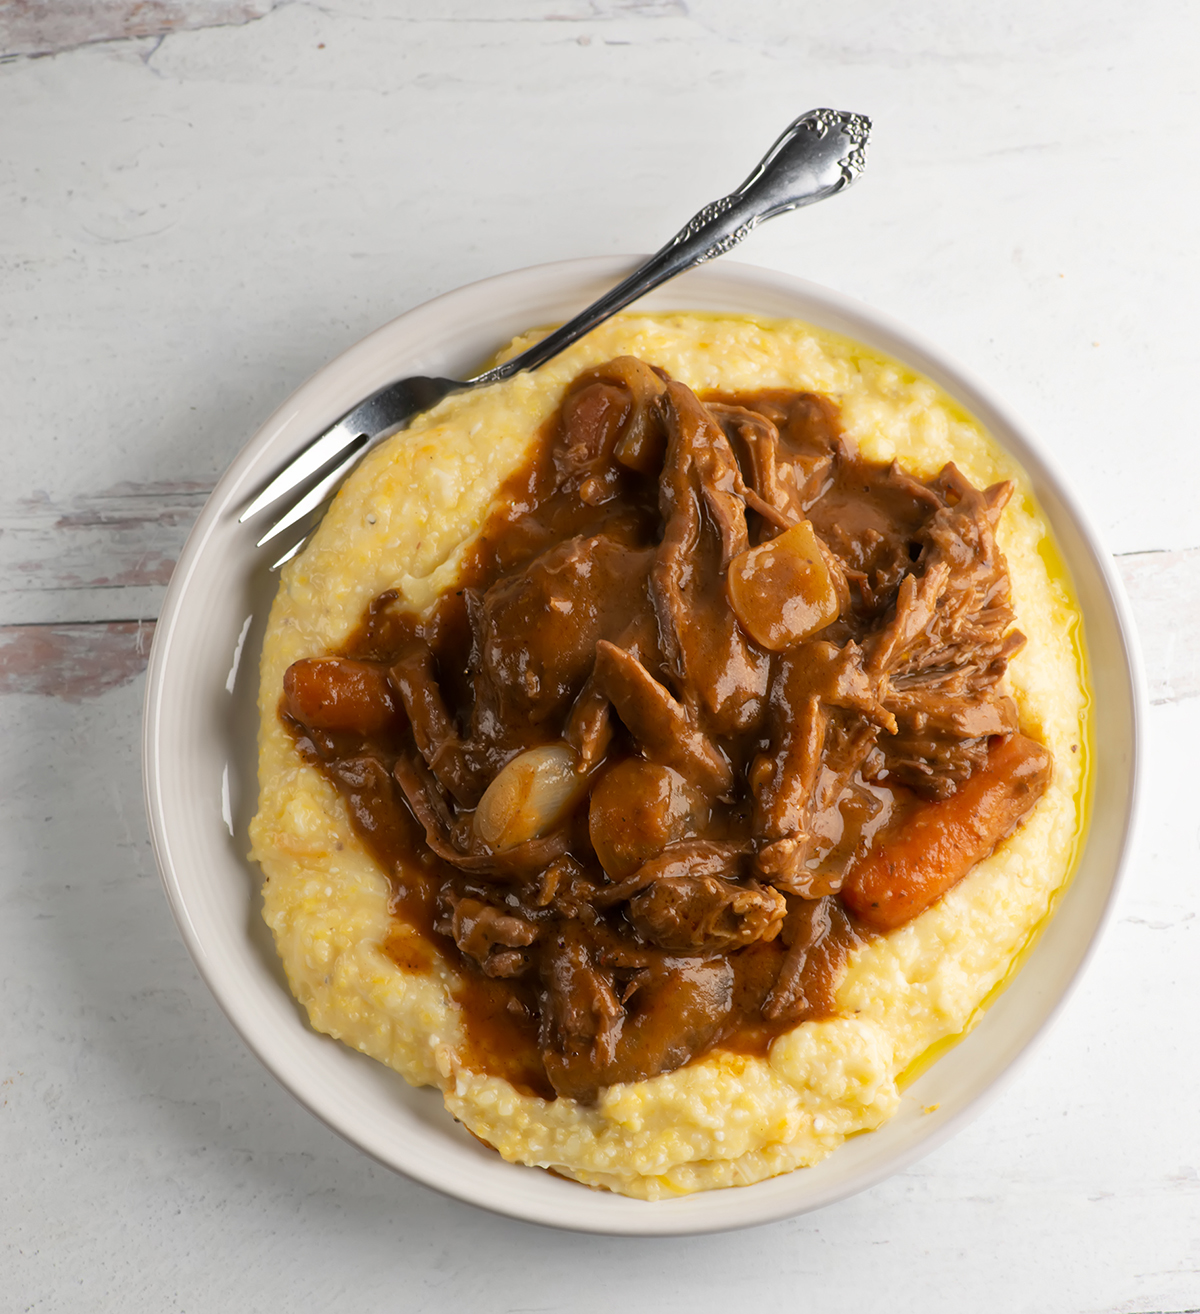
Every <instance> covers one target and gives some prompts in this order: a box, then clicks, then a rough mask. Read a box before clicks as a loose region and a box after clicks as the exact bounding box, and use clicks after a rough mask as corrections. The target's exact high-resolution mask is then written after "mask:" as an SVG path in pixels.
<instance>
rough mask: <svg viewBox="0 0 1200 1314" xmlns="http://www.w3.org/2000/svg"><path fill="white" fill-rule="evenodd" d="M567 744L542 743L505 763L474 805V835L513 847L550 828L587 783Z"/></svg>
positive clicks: (497, 846) (494, 845)
mask: <svg viewBox="0 0 1200 1314" xmlns="http://www.w3.org/2000/svg"><path fill="white" fill-rule="evenodd" d="M577 762H578V758H577V757H576V755H575V751H574V749H571V748H568V747H567V745H566V744H543V745H542V746H541V747H540V748H530V749H527V750H526V751H525V752H524V753H519V754H518V755H517V756H516V757H514V758H513V759H512V761H511V762H508V763H506V764H505V765H504V766H503V767H502V768H501V769H500V772H499V774H498V775H497V776H496V778H495V779H494V780H493V781H492V783H491V784H490V785H489V786H488V787H487V789H486V790H485V791H484V794H483V797H482V798H481V799H480V800H479V806H478V808H476V809H475V821H474V825H475V834H476V835H478V836H479V838H480V839H481V840H482V841H483V842H484V843H485V844H486V845H487V846H488V847H489V848H490V849H492V851H493V852H503V851H504V850H505V849H512V848H515V847H516V846H517V845H518V844H524V843H525V842H526V841H527V840H531V839H537V838H538V837H539V836H540V835H544V834H545V833H546V832H547V831H548V830H552V829H553V828H554V827H555V826H557V825H558V824H559V823H560V822H561V821H564V820H565V819H566V818H567V816H568V815H569V813H570V811H571V809H572V808H573V807H574V806H575V804H576V803H577V802H578V801H579V799H580V798H581V797H582V796H583V794H584V792H585V791H586V790H587V787H588V777H587V775H586V774H580V773H578V772H577V771H576V770H575V767H576V763H577Z"/></svg>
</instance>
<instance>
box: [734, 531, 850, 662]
mask: <svg viewBox="0 0 1200 1314" xmlns="http://www.w3.org/2000/svg"><path fill="white" fill-rule="evenodd" d="M726 592H727V593H728V595H729V605H730V606H731V607H732V608H733V613H734V615H735V616H736V617H737V619H738V624H739V625H741V627H742V629H743V630H745V631H746V633H747V634H748V635H749V636H750V637H751V638H752V639H753V640H754V642H755V643H757V644H758V645H759V646H760V647H762V648H766V649H767V650H768V651H770V652H783V650H784V649H785V648H791V647H792V646H793V645H795V644H797V643H799V642H801V640H803V639H807V638H808V637H809V635H811V634H816V633H817V631H818V630H823V629H824V628H825V626H826V625H828V624H829V623H830V622H831V621H834V620H836V619H837V616H838V612H839V610H840V608H839V604H838V596H837V590H836V589H835V588H834V584H833V579H832V578H831V576H830V574H829V567H828V566H827V565H826V564H825V558H824V556H823V555H822V552H821V545H820V543H819V542H818V541H817V535H816V532H815V531H814V529H813V527H812V525H811V524H810V523H809V522H808V521H807V520H801V521H800V522H799V523H798V524H795V525H793V526H792V527H791V529H787V530H785V531H784V532H783V533H782V534H780V535H779V537H778V538H772V539H768V540H767V542H765V543H760V544H759V545H758V546H757V547H753V548H748V549H747V550H746V551H745V552H742V553H739V554H738V556H736V557H734V559H733V560H732V561H731V562H730V563H729V575H728V578H727V580H726Z"/></svg>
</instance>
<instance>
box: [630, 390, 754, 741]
mask: <svg viewBox="0 0 1200 1314" xmlns="http://www.w3.org/2000/svg"><path fill="white" fill-rule="evenodd" d="M663 413H664V415H665V417H666V424H667V434H668V442H667V455H666V462H665V465H664V468H663V475H662V480H661V483H660V485H659V507H660V512H661V515H662V519H663V522H664V531H663V540H662V543H661V545H660V546H659V549H658V557H657V560H656V561H655V564H654V569H653V572H652V573H651V577H650V578H651V590H652V594H653V598H654V606H655V610H656V612H657V614H658V627H659V633H660V636H661V638H662V644H663V651H664V657H665V659H666V663H667V669H668V672H669V673H670V675H671V677H672V678H673V679H674V681H675V683H676V685H677V687H678V688H679V690H680V692H681V694H682V697H683V699H684V702H685V703H686V704H687V705H688V707H689V708H694V709H695V710H696V711H697V712H698V713H699V714H700V716H701V717H702V719H703V721H704V722H705V723H706V724H707V726H708V727H709V728H711V730H712V731H713V732H714V733H716V734H719V735H732V734H737V733H744V732H746V731H747V730H749V729H751V728H752V727H754V726H755V725H756V724H757V723H758V721H759V719H760V717H761V715H762V711H763V706H764V700H765V697H766V692H767V683H768V680H769V678H770V661H769V659H768V657H767V655H766V654H765V653H763V652H761V651H760V650H759V649H757V648H756V647H755V646H754V645H753V644H752V643H751V642H750V641H749V639H747V638H746V636H745V634H743V632H742V630H741V628H740V627H739V625H738V623H737V620H736V618H735V617H734V616H733V614H732V612H731V611H730V609H729V604H728V602H727V600H726V596H725V580H724V571H725V569H726V568H727V567H728V565H729V562H730V561H731V560H732V558H733V557H734V556H736V555H737V554H738V553H739V552H742V551H744V550H745V549H746V548H747V547H748V546H749V537H748V535H747V530H746V487H745V484H744V482H743V481H742V477H741V473H740V471H739V470H738V466H737V461H736V460H735V459H734V456H733V452H732V450H731V449H730V446H729V440H728V439H727V438H726V437H725V435H724V433H723V432H722V431H721V429H720V427H719V426H718V425H717V424H716V423H715V422H714V421H713V420H712V418H711V417H710V416H709V414H708V412H707V411H706V410H705V408H704V407H703V406H702V405H701V403H700V402H699V401H698V400H697V399H696V397H695V396H694V395H693V394H692V393H691V392H690V391H689V390H688V389H687V388H685V387H683V385H682V384H677V383H671V384H669V385H668V386H667V390H666V392H665V393H664V395H663Z"/></svg>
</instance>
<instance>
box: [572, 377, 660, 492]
mask: <svg viewBox="0 0 1200 1314" xmlns="http://www.w3.org/2000/svg"><path fill="white" fill-rule="evenodd" d="M665 386H666V384H665V383H664V381H663V379H662V377H661V376H660V375H659V374H657V373H656V372H655V371H654V370H652V369H651V368H650V366H648V365H646V364H644V363H643V362H642V361H640V360H638V359H637V358H636V357H634V356H618V357H617V358H616V359H615V360H611V361H609V362H608V363H607V364H604V365H599V366H597V367H596V368H594V369H590V370H585V371H584V372H583V373H582V374H581V375H580V376H579V377H578V378H577V379H576V380H575V381H574V382H573V383H572V384H571V386H570V388H568V390H567V394H566V397H565V398H564V399H563V405H562V412H561V421H560V436H559V442H558V445H557V447H556V449H555V458H554V459H555V465H556V467H557V469H558V474H559V480H560V486H561V487H563V488H565V489H567V490H570V491H576V490H577V491H578V493H579V497H580V500H581V501H583V502H586V503H587V504H588V505H590V506H599V505H602V504H603V503H604V502H606V501H608V500H609V498H611V497H612V496H613V494H614V493H615V492H616V490H617V488H618V487H619V483H620V475H621V470H622V468H626V469H630V470H636V471H637V472H639V473H640V474H644V475H651V474H654V473H656V472H657V470H658V467H659V466H660V465H661V464H662V453H663V448H664V446H665V444H666V434H665V432H664V430H663V424H662V417H661V415H660V414H659V411H658V408H657V407H656V406H655V405H654V403H655V402H656V401H657V399H658V397H659V396H660V394H661V393H662V391H663V389H664V387H665ZM614 457H615V458H616V459H615V462H614V459H613V458H614Z"/></svg>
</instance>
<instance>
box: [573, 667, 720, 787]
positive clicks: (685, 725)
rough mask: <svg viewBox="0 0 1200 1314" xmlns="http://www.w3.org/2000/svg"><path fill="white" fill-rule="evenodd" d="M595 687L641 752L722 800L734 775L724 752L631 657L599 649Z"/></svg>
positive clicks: (687, 712)
mask: <svg viewBox="0 0 1200 1314" xmlns="http://www.w3.org/2000/svg"><path fill="white" fill-rule="evenodd" d="M595 678H596V687H597V688H598V689H600V690H601V691H602V692H603V693H604V694H605V696H606V697H608V698H609V699H610V700H611V701H612V705H613V707H614V708H616V712H617V715H618V716H619V717H620V718H621V720H622V721H623V722H624V723H625V726H626V728H627V729H628V730H629V733H630V734H631V735H632V736H633V738H634V742H635V743H637V745H638V746H639V748H641V750H642V752H643V753H645V755H646V756H647V757H648V758H650V760H651V761H655V762H661V763H662V764H663V765H664V766H669V767H672V768H673V769H674V770H676V771H678V772H679V774H680V775H681V776H683V778H684V779H685V780H690V781H692V782H693V783H694V784H696V785H698V786H699V787H700V788H701V789H703V790H704V791H705V792H707V793H710V794H713V795H718V794H723V793H724V792H725V791H726V790H727V789H728V788H729V786H730V784H731V783H732V781H733V772H732V770H731V768H730V766H729V763H728V762H727V761H726V760H725V758H724V757H723V756H722V754H721V752H720V750H719V749H718V748H717V747H716V745H715V744H714V743H713V742H712V740H711V739H709V738H708V736H707V735H705V734H703V733H702V732H701V731H700V730H699V729H697V727H696V725H695V722H694V720H693V718H692V715H691V713H690V712H689V711H688V709H687V708H686V707H684V706H683V704H682V703H679V702H676V700H675V699H674V698H673V697H672V696H671V694H670V693H669V692H668V691H667V689H666V687H665V686H664V685H662V684H660V683H659V682H658V681H657V680H656V679H655V678H654V677H653V676H652V675H651V674H650V672H649V671H647V670H646V668H645V667H644V666H643V665H642V664H641V662H639V661H638V660H637V659H636V658H635V657H633V656H632V654H630V653H628V652H626V651H625V650H624V649H623V648H618V647H616V645H615V644H611V643H605V642H603V641H601V642H600V643H598V644H597V645H596V676H595Z"/></svg>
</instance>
